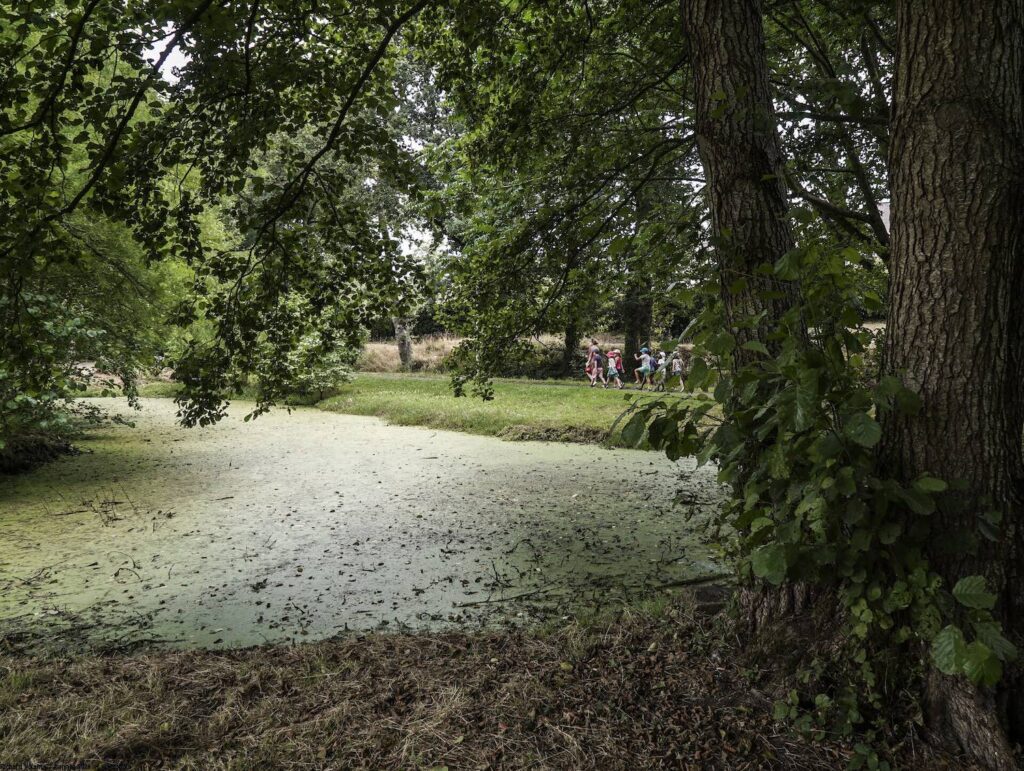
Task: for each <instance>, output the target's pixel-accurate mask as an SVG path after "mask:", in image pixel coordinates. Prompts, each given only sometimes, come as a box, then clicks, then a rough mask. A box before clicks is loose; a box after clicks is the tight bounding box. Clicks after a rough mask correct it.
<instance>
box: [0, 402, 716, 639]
mask: <svg viewBox="0 0 1024 771" xmlns="http://www.w3.org/2000/svg"><path fill="white" fill-rule="evenodd" d="M96 401H100V402H102V403H104V404H106V405H107V406H108V407H109V409H110V410H111V411H113V412H121V413H130V417H131V418H132V420H133V421H134V423H135V426H134V427H126V426H115V427H110V428H104V429H102V430H97V431H96V432H94V433H93V434H92V435H91V436H90V437H89V438H88V439H87V440H86V441H85V442H83V443H82V447H83V449H85V450H86V452H85V453H84V454H82V455H78V456H74V457H67V458H63V459H61V460H59V461H57V462H55V463H52V464H50V465H47V466H45V467H43V468H41V469H39V470H37V471H36V472H34V473H31V474H28V475H25V476H20V477H6V478H2V477H0V532H2V534H3V537H2V539H0V635H6V636H7V639H8V641H11V640H15V641H20V642H21V643H22V644H23V645H24V646H25V647H28V648H30V649H31V648H33V647H36V648H42V647H47V646H51V647H52V646H54V645H57V644H58V641H59V646H64V647H78V648H81V647H109V646H112V645H115V646H121V645H126V644H138V643H141V644H156V645H168V646H175V647H221V646H239V645H250V644H256V643H261V642H266V641H274V642H277V641H285V640H298V639H316V638H322V637H329V636H332V635H335V634H338V633H342V632H344V631H346V630H367V629H373V628H381V627H384V628H402V627H411V628H416V629H430V628H442V627H446V626H451V625H453V624H460V625H466V624H480V623H495V622H500V621H506V620H512V621H523V620H530V619H532V618H537V617H540V618H543V617H546V616H550V615H552V614H557V613H564V612H567V610H569V609H578V608H580V607H581V606H584V607H595V606H601V605H609V604H619V603H622V602H628V601H630V600H631V599H634V598H636V597H639V596H642V595H643V594H644V593H647V592H649V591H650V590H651V589H652V588H654V587H658V586H661V585H663V584H667V583H672V582H673V581H680V580H685V579H687V578H692V577H697V576H701V575H708V574H712V573H716V572H718V567H717V566H716V563H715V558H714V552H713V550H712V548H711V547H709V546H707V545H705V544H703V543H702V542H701V539H700V538H699V532H700V520H702V519H703V517H702V516H701V515H702V514H703V513H706V512H707V511H708V510H709V509H710V507H713V506H715V505H717V503H718V501H719V499H720V493H719V491H718V487H717V485H716V484H715V481H714V475H713V472H712V471H711V470H709V469H696V468H695V464H694V462H693V461H692V460H690V459H684V460H682V461H680V462H678V463H671V462H669V461H668V460H667V459H665V457H664V456H662V455H660V454H657V453H647V452H640V451H635V450H609V449H604V448H600V447H593V446H585V445H568V444H555V443H539V442H504V441H501V440H498V439H493V438H490V437H481V436H473V435H468V434H459V433H453V432H446V431H435V430H430V429H421V428H405V427H397V426H388V425H385V424H384V423H382V422H381V421H379V420H377V419H376V418H364V417H356V416H348V415H336V414H331V413H325V412H320V411H317V410H312V409H297V410H293V411H292V412H291V414H288V413H287V412H285V411H283V410H282V411H276V412H274V413H271V414H269V415H265V416H263V417H260V418H259V419H258V420H255V421H252V422H249V423H243V421H242V420H241V418H240V417H239V416H240V415H243V414H244V413H245V412H246V407H245V405H238V404H236V405H234V409H233V416H232V417H230V418H228V419H226V420H224V421H223V422H222V423H220V424H219V425H217V426H213V427H209V428H199V429H183V428H181V427H179V426H178V425H176V423H175V414H174V413H175V407H174V404H173V402H172V401H170V400H162V399H144V400H142V411H141V412H132V411H130V410H128V409H127V407H125V406H124V405H123V403H118V402H115V401H113V400H96ZM677 492H680V498H681V499H682V500H683V501H684V502H685V503H686V504H688V506H689V508H690V509H691V510H693V511H696V512H697V516H696V517H694V518H693V519H692V520H689V521H688V520H687V518H686V517H684V516H683V515H684V513H685V509H686V508H687V507H686V506H683V507H680V505H679V504H678V503H674V502H673V499H674V497H675V495H676V493H677Z"/></svg>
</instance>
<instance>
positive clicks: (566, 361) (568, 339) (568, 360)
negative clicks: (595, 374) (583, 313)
mask: <svg viewBox="0 0 1024 771" xmlns="http://www.w3.org/2000/svg"><path fill="white" fill-rule="evenodd" d="M579 347H580V328H579V325H578V324H577V323H576V320H575V319H572V320H570V321H569V322H567V323H566V325H565V340H564V345H563V348H562V374H564V375H567V376H571V375H574V374H576V372H575V371H574V367H575V364H576V354H577V353H578V352H579Z"/></svg>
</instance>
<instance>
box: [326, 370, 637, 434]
mask: <svg viewBox="0 0 1024 771" xmlns="http://www.w3.org/2000/svg"><path fill="white" fill-rule="evenodd" d="M635 393H636V392H634V391H630V390H629V389H625V390H622V391H618V390H614V389H611V388H609V389H608V390H605V389H602V388H600V387H597V388H590V387H589V386H588V385H587V384H586V383H572V382H528V381H509V380H498V381H495V383H494V398H493V399H491V400H489V401H483V400H482V399H480V398H479V397H476V396H472V395H471V394H468V393H467V395H466V396H463V397H458V398H456V397H455V396H454V395H453V393H452V388H451V382H450V380H449V379H448V378H447V377H423V376H415V375H385V374H367V373H360V374H358V375H356V376H355V379H354V380H353V381H352V382H351V383H348V384H346V385H345V386H343V387H342V389H341V392H340V393H339V394H338V395H337V396H333V397H331V398H329V399H326V400H324V401H322V402H320V404H318V405H317V407H318V408H319V409H324V410H330V411H333V412H341V413H346V414H350V415H373V416H376V417H379V418H383V419H384V420H386V421H388V422H390V423H396V424H398V425H405V426H429V427H431V428H441V429H450V430H453V431H465V432H467V433H473V434H487V435H492V436H498V435H504V436H513V437H515V438H523V439H528V438H547V439H564V440H569V441H573V440H576V441H599V440H601V439H603V438H605V437H606V436H607V432H609V431H610V429H611V428H612V426H613V424H614V423H615V420H616V418H618V417H619V415H621V414H622V413H623V412H624V411H625V410H626V409H628V407H629V402H628V401H627V400H626V396H627V395H633V394H635ZM630 398H632V396H630ZM616 439H617V438H616V437H611V441H612V442H613V443H617V441H616Z"/></svg>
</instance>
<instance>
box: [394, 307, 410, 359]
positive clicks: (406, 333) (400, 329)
mask: <svg viewBox="0 0 1024 771" xmlns="http://www.w3.org/2000/svg"><path fill="white" fill-rule="evenodd" d="M393 321H394V325H395V342H396V343H397V344H398V359H399V361H400V362H401V363H402V370H404V371H405V372H410V371H411V370H412V330H411V327H412V322H411V320H410V319H405V318H395V319H394V320H393Z"/></svg>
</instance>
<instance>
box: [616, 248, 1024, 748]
mask: <svg viewBox="0 0 1024 771" xmlns="http://www.w3.org/2000/svg"><path fill="white" fill-rule="evenodd" d="M864 259H865V258H864V255H862V254H861V253H859V252H858V251H856V250H854V249H843V250H838V249H831V248H827V247H825V246H822V245H820V244H818V245H815V244H811V245H808V246H805V247H801V248H798V249H795V250H793V251H791V252H789V253H787V254H786V255H785V256H784V257H782V258H781V259H780V260H779V261H778V262H777V263H776V264H775V265H773V266H765V268H764V269H765V272H766V273H767V272H768V271H770V272H771V274H772V275H773V276H774V278H775V279H777V281H778V282H779V283H780V284H783V285H786V284H788V285H791V286H794V287H796V288H797V289H798V291H797V292H796V293H795V294H796V295H797V296H798V297H799V301H798V302H796V303H794V304H793V305H792V306H791V307H790V308H789V310H788V311H787V312H786V313H785V314H784V315H783V316H782V317H781V318H779V319H778V320H777V321H776V322H770V321H769V320H768V319H766V318H765V317H764V315H762V316H759V317H753V318H745V319H743V320H742V321H740V322H739V323H738V324H737V323H734V325H733V326H732V327H731V328H730V327H728V326H727V325H726V323H725V321H724V314H723V303H722V301H721V300H722V298H721V294H720V293H721V291H722V288H721V287H718V286H709V287H707V288H705V289H702V290H700V291H705V292H706V293H707V298H706V300H707V303H706V307H707V310H706V311H705V312H704V313H703V314H702V315H701V316H700V318H698V319H697V320H696V321H695V322H694V324H693V325H692V326H691V329H690V330H689V332H688V334H689V336H690V338H691V339H692V341H693V343H694V360H693V365H692V367H691V370H690V372H689V374H688V377H687V380H686V386H687V391H688V392H687V393H686V394H685V395H682V396H679V397H673V396H664V397H661V398H656V399H647V400H643V399H638V400H636V401H634V403H633V405H632V407H631V408H630V409H631V414H630V416H629V418H628V421H627V422H626V424H625V426H624V429H623V436H624V438H625V439H626V441H627V442H630V443H639V442H641V441H643V440H644V439H646V441H647V442H648V443H649V444H650V445H651V446H653V447H655V448H657V449H662V450H664V451H665V452H666V453H667V455H668V457H669V458H671V459H678V458H680V457H683V456H688V455H694V456H696V457H697V458H698V460H699V462H700V463H708V462H714V463H716V464H717V465H718V468H719V479H720V481H721V482H723V483H725V484H727V485H729V486H730V488H731V490H732V493H733V494H732V495H731V496H730V500H729V502H728V504H727V505H726V506H724V508H723V509H722V510H721V512H720V513H719V514H718V515H717V519H716V521H715V523H714V524H715V526H716V528H717V530H718V532H719V534H720V536H723V539H722V542H723V543H725V544H727V547H726V548H727V550H728V551H729V554H730V556H731V557H732V558H733V559H734V561H735V565H736V570H737V572H738V576H739V579H740V581H741V583H744V584H746V585H753V584H756V583H758V582H764V583H766V584H768V585H771V586H780V585H781V584H783V583H784V582H791V583H799V584H804V585H808V586H813V587H818V588H820V589H822V590H825V591H826V592H827V594H828V596H829V597H835V601H836V602H838V605H839V606H840V608H841V611H842V613H841V615H842V625H843V627H842V634H841V635H840V638H841V643H840V646H839V650H838V651H837V653H838V655H836V656H835V659H837V660H833V661H831V662H822V661H819V662H816V663H815V664H814V665H813V667H815V668H817V669H818V670H819V671H821V670H822V669H823V668H825V667H828V668H830V671H832V672H833V675H834V673H835V670H836V669H837V667H838V669H839V670H840V671H842V672H844V673H845V674H844V675H843V678H842V680H841V681H840V682H843V683H845V684H843V685H841V686H840V687H839V689H838V691H839V692H838V694H831V695H829V694H818V695H817V696H816V698H814V699H813V707H812V708H810V709H805V708H804V707H805V706H806V704H807V703H810V700H807V701H806V702H803V701H801V699H799V698H798V697H797V695H796V693H795V692H794V693H792V694H791V695H790V698H789V699H788V700H785V701H783V702H781V703H780V704H779V705H778V708H777V710H776V715H777V717H779V718H792V719H796V720H798V721H801V722H802V723H803V724H804V725H806V726H808V727H810V726H812V725H815V724H820V723H821V721H822V720H827V721H829V722H830V723H831V724H832V725H831V726H830V727H831V729H832V730H836V729H837V728H838V729H839V730H842V731H843V732H845V733H849V732H850V731H852V729H853V727H854V726H858V725H862V724H863V723H864V722H865V721H866V719H867V718H866V717H865V716H866V715H867V714H868V712H869V711H876V710H878V709H879V708H880V707H881V706H882V701H883V699H884V698H886V696H887V694H886V685H885V678H884V674H885V672H886V671H887V670H889V669H890V668H891V667H893V666H895V665H896V664H903V665H905V664H906V662H908V661H910V662H916V665H917V666H916V671H917V672H918V673H921V672H923V671H924V664H925V663H926V661H925V656H924V655H923V651H925V650H928V649H930V655H931V660H932V662H933V663H934V665H935V666H936V667H937V668H938V669H939V670H940V671H942V672H944V673H946V674H948V675H963V676H966V677H968V678H970V679H971V680H972V681H973V682H975V683H978V684H983V685H992V684H994V683H995V682H996V681H998V680H999V678H1000V677H1001V674H1002V669H1003V665H1004V664H1005V663H1007V662H1009V661H1012V660H1013V659H1014V658H1015V657H1016V655H1017V651H1016V649H1015V648H1014V646H1013V644H1011V643H1010V641H1009V640H1007V639H1006V637H1004V635H1003V632H1002V629H1001V627H1000V624H999V623H998V622H997V621H996V620H995V619H994V617H993V615H992V609H993V608H994V606H995V603H996V597H995V595H994V594H993V593H991V592H990V591H989V589H988V587H987V586H986V582H985V579H984V577H982V576H978V575H972V576H964V577H963V578H961V579H960V580H959V581H958V582H957V583H956V584H955V585H954V586H947V585H944V584H943V581H942V579H941V578H940V577H939V576H938V575H937V574H936V572H935V571H934V570H933V569H932V568H931V566H930V565H929V563H928V560H927V558H926V554H925V545H926V543H927V542H928V541H929V539H932V538H934V537H935V536H936V534H935V533H934V532H933V527H932V523H931V515H932V513H933V512H934V511H935V510H936V505H937V501H938V500H939V498H940V496H942V495H943V494H945V493H947V491H950V492H953V491H955V489H956V488H957V487H958V483H957V482H956V481H955V480H943V479H938V478H935V477H932V476H921V477H919V478H917V479H914V480H913V481H912V482H910V483H909V484H907V483H900V482H899V481H897V480H895V479H892V478H887V477H886V476H885V474H884V473H883V472H884V469H883V470H882V471H881V472H880V469H879V464H878V449H879V443H880V441H881V439H882V433H883V432H882V426H881V422H882V421H884V420H885V419H886V418H887V416H889V415H892V414H898V413H910V414H913V413H915V412H916V411H918V410H919V409H920V408H921V404H920V400H919V398H918V396H917V395H916V394H915V393H914V392H913V391H912V390H910V389H909V388H907V387H906V386H905V385H904V384H903V383H902V382H901V381H900V380H899V379H898V378H896V377H892V376H881V375H880V374H879V372H878V371H877V370H876V369H875V368H876V367H877V366H878V365H877V363H876V362H877V361H878V357H877V356H876V355H875V350H874V349H875V346H876V337H877V336H878V333H877V332H873V331H872V330H871V329H869V328H868V327H867V326H866V325H865V323H864V321H863V319H864V317H865V315H866V314H877V313H880V312H881V311H882V302H881V300H880V298H879V297H878V295H877V294H876V293H875V292H873V291H871V290H870V289H865V283H864V282H863V281H862V280H860V278H859V275H858V273H859V272H858V270H856V267H857V266H858V265H860V264H862V263H863V261H864ZM739 289H740V287H736V286H734V287H731V288H726V291H738V290H739ZM743 327H747V331H748V334H743V335H741V334H738V333H739V332H740V331H741V329H742V328H743ZM749 332H753V333H754V334H749ZM737 338H746V339H747V342H745V343H742V344H741V345H739V346H738V344H737ZM999 526H1000V516H999V514H998V512H984V513H982V514H980V515H979V516H978V519H977V536H978V537H979V538H988V539H992V540H994V539H996V538H997V537H998V531H999ZM963 548H970V543H965V544H964V547H963ZM907 671H913V670H904V672H903V674H904V675H905V674H906V672H907ZM900 682H901V684H903V685H905V684H906V682H907V681H906V678H905V677H902V678H900ZM868 757H873V756H872V755H871V753H867V754H865V758H868ZM873 762H874V761H873Z"/></svg>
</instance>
